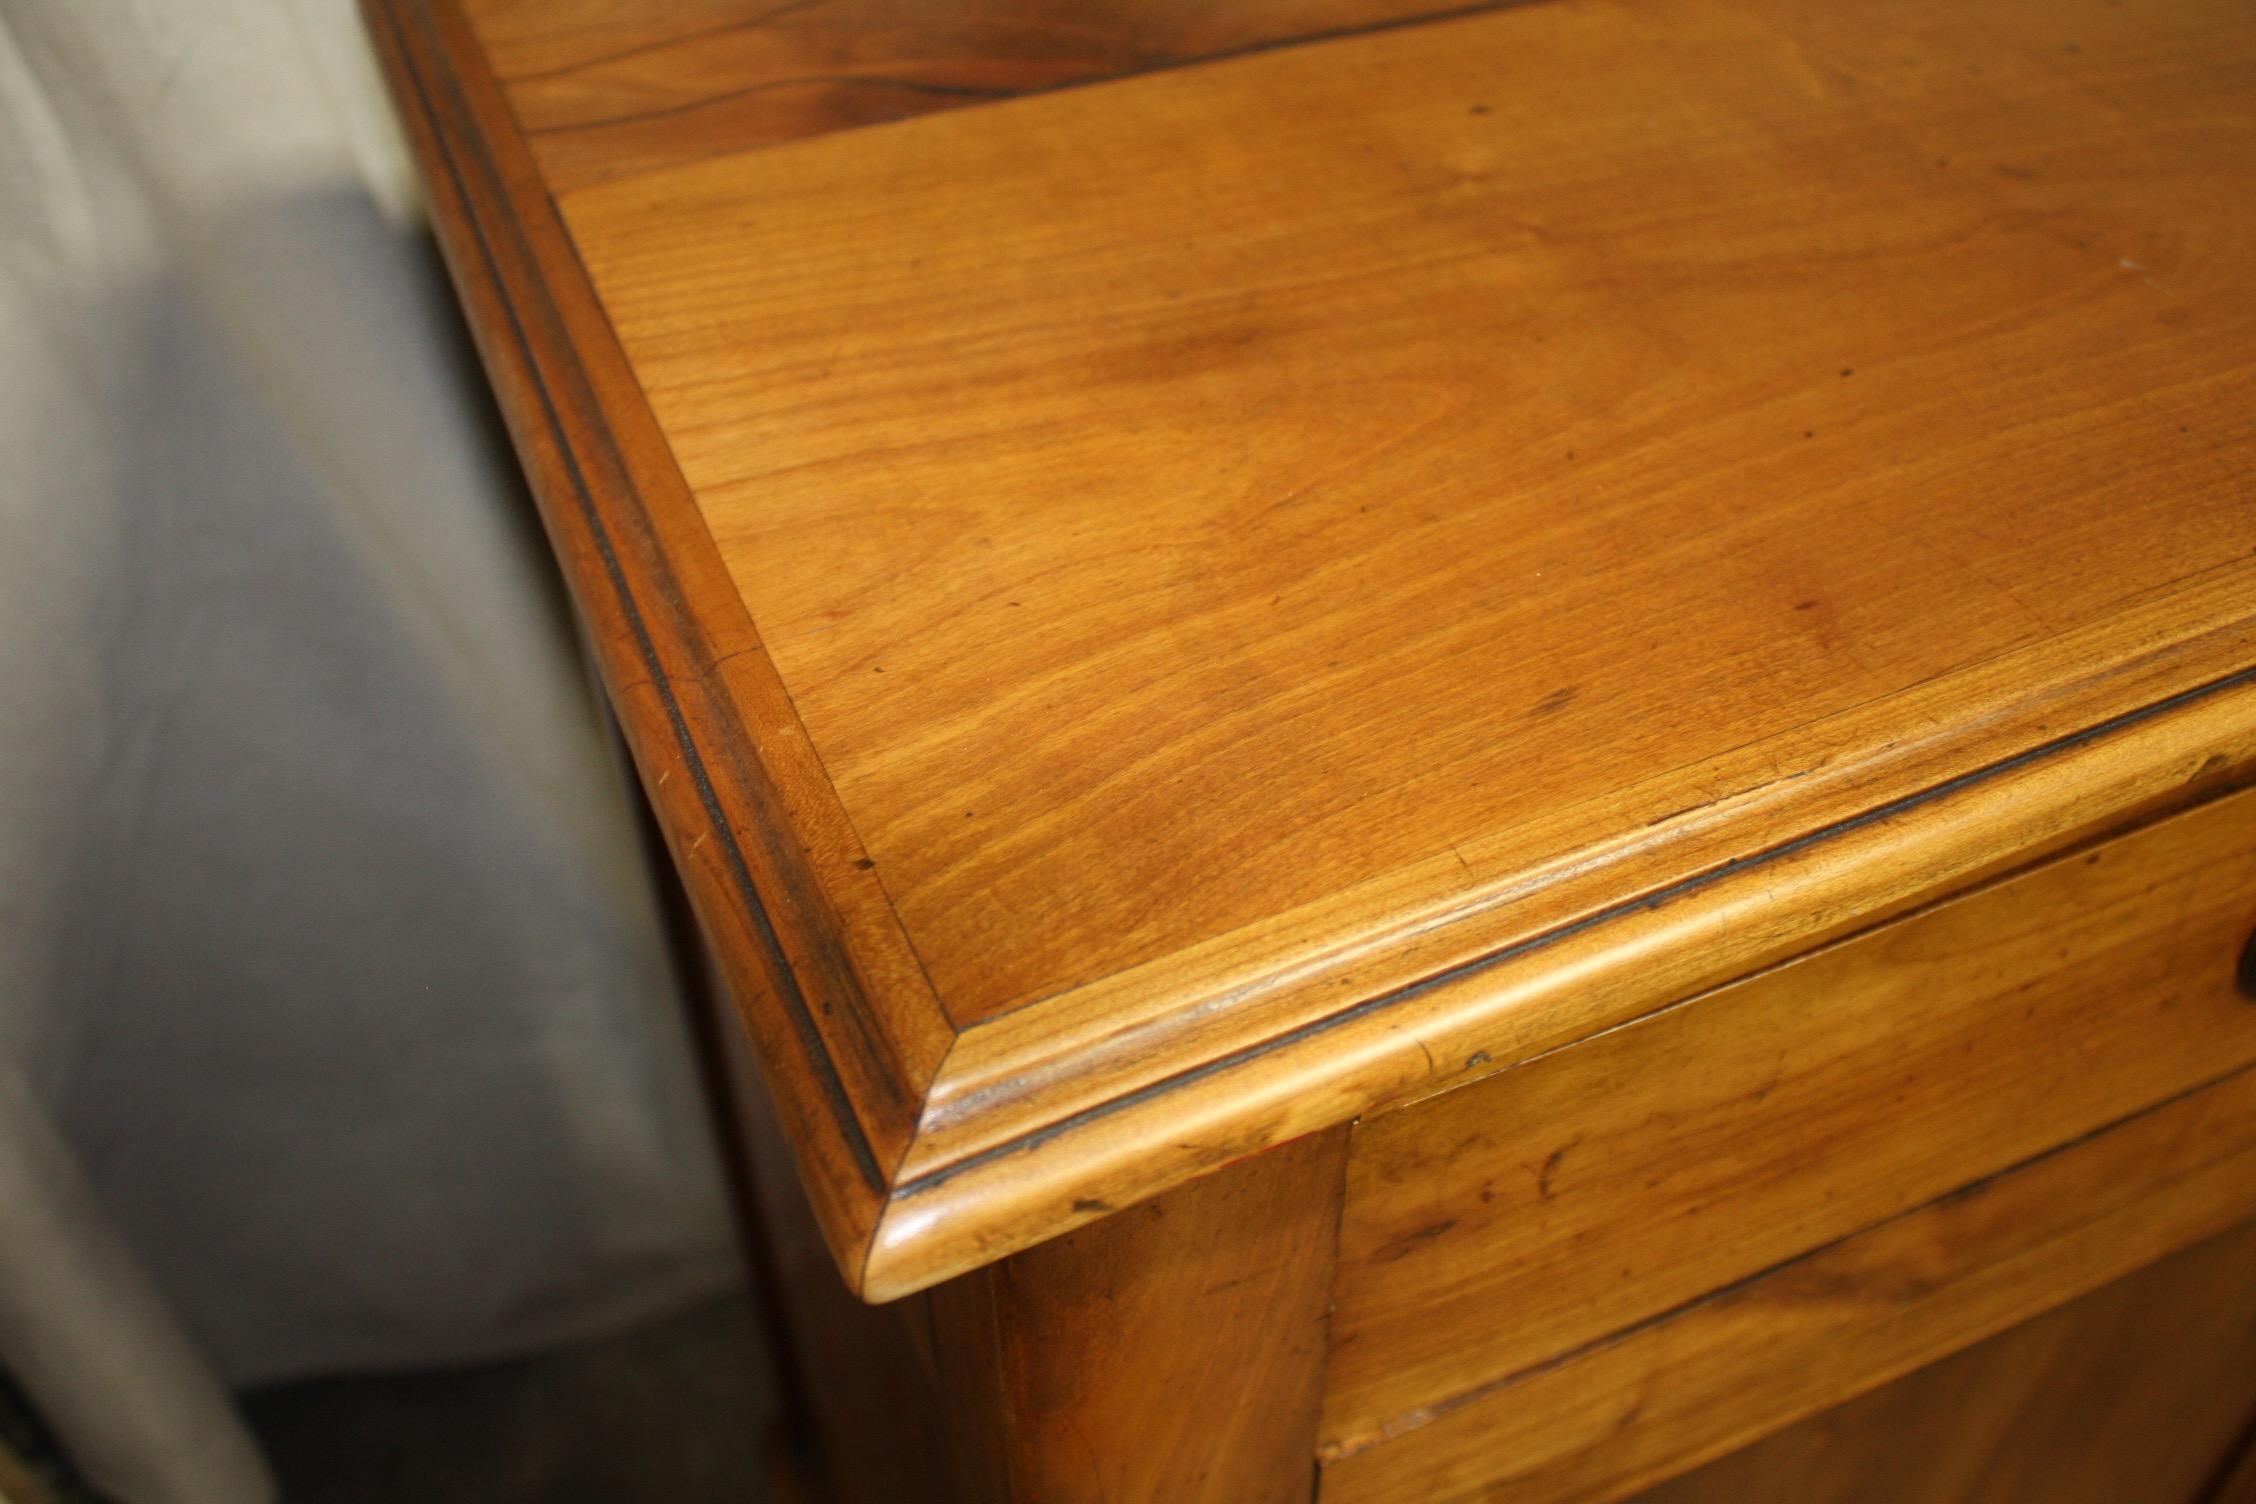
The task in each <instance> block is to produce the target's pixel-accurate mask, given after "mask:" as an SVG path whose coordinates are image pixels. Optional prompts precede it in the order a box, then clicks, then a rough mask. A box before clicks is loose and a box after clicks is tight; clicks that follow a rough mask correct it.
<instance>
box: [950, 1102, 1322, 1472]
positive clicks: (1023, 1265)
mask: <svg viewBox="0 0 2256 1504" xmlns="http://www.w3.org/2000/svg"><path fill="white" fill-rule="evenodd" d="M1346 1150H1347V1130H1346V1127H1345V1126H1344V1125H1343V1126H1341V1127H1339V1128H1336V1129H1332V1130H1329V1131H1327V1132H1324V1133H1320V1134H1316V1135H1313V1136H1311V1137H1308V1138H1304V1139H1300V1140H1297V1141H1296V1142H1294V1143H1290V1144H1286V1145H1284V1146H1282V1147H1280V1148H1276V1149H1272V1150H1270V1151H1269V1152H1268V1153H1266V1154H1262V1155H1259V1156H1257V1157H1255V1158H1253V1159H1250V1160H1246V1161H1244V1162H1243V1163H1241V1164H1238V1165H1234V1166H1232V1167H1231V1168H1229V1169H1227V1170H1224V1171H1222V1172H1221V1173H1220V1174H1217V1175H1213V1176H1210V1177H1208V1178H1207V1179H1205V1180H1201V1181H1197V1182H1194V1183H1193V1184H1191V1185H1187V1186H1184V1187H1182V1188H1180V1189H1178V1190H1175V1191H1173V1192H1170V1193H1169V1194H1168V1195H1166V1196H1163V1197H1160V1198H1159V1199H1157V1200H1155V1201H1150V1202H1146V1203H1145V1204H1144V1205H1142V1206H1139V1207H1136V1208H1133V1209H1131V1210H1129V1211H1126V1212H1123V1213H1121V1214H1120V1215H1119V1216H1117V1217H1113V1218H1110V1219H1108V1220H1106V1221H1103V1222H1099V1223H1097V1224H1096V1225H1095V1226H1092V1227H1086V1228H1082V1229H1080V1230H1079V1231H1077V1232H1072V1233H1068V1234H1067V1235H1066V1236H1064V1237H1062V1238H1058V1239H1056V1240H1054V1241H1052V1242H1049V1243H1045V1244H1043V1245H1042V1246H1041V1247H1039V1248H1032V1249H1028V1250H1027V1251H1026V1252H1024V1253H1021V1254H1017V1255H1015V1256H1013V1257H1012V1258H1009V1259H1007V1260H1005V1261H1003V1262H1002V1263H1000V1264H997V1265H994V1266H992V1267H990V1268H987V1269H982V1270H979V1271H977V1272H975V1273H972V1274H969V1275H966V1276H964V1277H963V1278H962V1279H959V1280H957V1281H955V1282H953V1283H951V1284H948V1285H944V1286H942V1287H940V1288H939V1289H938V1290H935V1291H934V1292H933V1293H932V1295H931V1297H930V1299H931V1301H932V1309H933V1313H934V1334H935V1343H936V1347H937V1349H938V1352H939V1356H940V1364H941V1369H940V1371H941V1381H942V1385H943V1389H944V1391H945V1392H946V1393H947V1394H948V1395H949V1397H950V1400H951V1401H952V1407H951V1408H952V1413H953V1415H954V1418H955V1421H956V1426H955V1432H956V1435H957V1436H958V1438H959V1439H960V1440H961V1441H962V1442H963V1443H964V1448H965V1462H966V1467H967V1476H968V1483H969V1486H968V1488H967V1496H968V1497H970V1498H974V1499H978V1500H982V1501H988V1504H1105V1501H1112V1504H1120V1501H1128V1500H1150V1501H1152V1504H1159V1501H1162V1500H1164V1501H1166V1504H1303V1501H1305V1500H1307V1499H1308V1497H1309V1489H1310V1483H1311V1478H1312V1463H1311V1459H1312V1457H1313V1455H1314V1451H1315V1438H1316V1406H1317V1402H1318V1399H1319V1398H1320V1388H1321V1384H1322V1377H1323V1368H1324V1353H1325V1349H1326V1346H1327V1342H1326V1333H1325V1312H1326V1305H1327V1300H1328V1297H1329V1294H1330V1291H1331V1278H1332V1249H1333V1239H1334V1236H1335V1234H1336V1232H1337V1229H1338V1225H1339V1191H1340V1175H1341V1170H1342V1168H1343V1166H1344V1163H1345V1157H1346Z"/></svg>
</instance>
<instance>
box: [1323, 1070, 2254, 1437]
mask: <svg viewBox="0 0 2256 1504" xmlns="http://www.w3.org/2000/svg"><path fill="white" fill-rule="evenodd" d="M2251 1069H2256V1067H2252V1066H2247V1065H2237V1066H2234V1067H2233V1068H2232V1069H2231V1070H2229V1071H2226V1072H2224V1073H2223V1074H2222V1075H2218V1076H2212V1077H2210V1078H2209V1079H2208V1080H2206V1081H2200V1082H2196V1083H2195V1084H2194V1085H2192V1086H2189V1087H2187V1088H2185V1089H2184V1090H2183V1091H2175V1092H2172V1093H2170V1095H2168V1096H2166V1097H2164V1098H2163V1099H2162V1100H2161V1101H2159V1102H2150V1103H2148V1104H2147V1105H2146V1106H2144V1107H2141V1108H2138V1109H2136V1110H2135V1111H2132V1112H2127V1113H2124V1114H2123V1115H2122V1116H2121V1117H2119V1118H2111V1119H2109V1120H2108V1121H2107V1122H2104V1123H2102V1124H2100V1125H2099V1126H2098V1127H2096V1128H2091V1129H2087V1130H2085V1131H2084V1132H2082V1133H2079V1134H2077V1135H2076V1136H2075V1137H2074V1138H2071V1139H2066V1140H2064V1141H2062V1142H2060V1143H2057V1144H2054V1145H2053V1146H2052V1147H2051V1148H2049V1149H2040V1150H2039V1151H2037V1152H2036V1153H2035V1154H2031V1155H2029V1156H2028V1157H2027V1158H2024V1159H2017V1160H2015V1161H2014V1162H2013V1163H2012V1164H2009V1165H2006V1166H2005V1167H2003V1168H2002V1169H1996V1170H1992V1171H1990V1172H1989V1173H1988V1174H1986V1175H1977V1176H1976V1177H1975V1178H1974V1179H1972V1180H1969V1181H1968V1182H1966V1184H1964V1185H1962V1186H1958V1187H1956V1188H1954V1189H1952V1190H1948V1191H1945V1192H1943V1193H1942V1194H1941V1195H1940V1196H1931V1197H1929V1198H1928V1199H1927V1200H1925V1201H1922V1202H1920V1203H1919V1204H1918V1205H1916V1206H1907V1207H1905V1208H1904V1209H1903V1210H1902V1211H1899V1212H1891V1213H1889V1214H1888V1215H1887V1216H1885V1217H1882V1218H1881V1219H1880V1220H1879V1221H1877V1222H1868V1223H1866V1224H1865V1225H1864V1226H1862V1227H1859V1228H1855V1229H1853V1230H1852V1231H1849V1232H1845V1233H1842V1234H1841V1235H1840V1236H1839V1237H1835V1238H1828V1239H1826V1240H1825V1241H1824V1242H1822V1243H1820V1244H1818V1245H1817V1246H1816V1247H1814V1248H1805V1249H1803V1250H1802V1251H1801V1252H1800V1253H1797V1254H1793V1255H1791V1256H1790V1257H1787V1258H1783V1259H1780V1260H1779V1261H1778V1262H1776V1263H1774V1264H1768V1265H1765V1266H1764V1267H1763V1268H1760V1269H1757V1270H1756V1271H1755V1272H1754V1273H1752V1274H1745V1275H1741V1276H1740V1277H1739V1278H1737V1279H1735V1280H1733V1281H1731V1282H1730V1283H1729V1284H1725V1285H1718V1286H1717V1287H1716V1288H1715V1289H1713V1290H1706V1291H1703V1292H1701V1293H1700V1294H1698V1295H1695V1296H1693V1297H1692V1298H1691V1299H1690V1300H1684V1301H1679V1302H1678V1303H1677V1304H1675V1305H1673V1306H1670V1307H1669V1308H1668V1309H1667V1310H1665V1311H1656V1312H1654V1313H1653V1314H1652V1315H1650V1316H1645V1317H1641V1318H1639V1319H1638V1320H1636V1321H1633V1322H1631V1323H1630V1324H1629V1325H1628V1326H1625V1327H1622V1328H1620V1329H1618V1330H1616V1331H1611V1332H1608V1333H1606V1334H1605V1335H1604V1336H1602V1337H1595V1338H1592V1339H1591V1340H1590V1341H1588V1342H1584V1343H1580V1344H1578V1345H1576V1346H1574V1347H1571V1348H1569V1349H1567V1350H1566V1351H1565V1352H1563V1353H1555V1354H1553V1355H1552V1356H1551V1357H1548V1358H1545V1359H1544V1360H1542V1361H1541V1362H1539V1363H1531V1364H1529V1365H1528V1366H1527V1367H1525V1368H1518V1369H1514V1370H1513V1371H1512V1372H1510V1373H1508V1374H1503V1375H1501V1376H1499V1377H1497V1378H1493V1379H1489V1380H1486V1381H1485V1382H1483V1383H1480V1384H1476V1385H1474V1386H1473V1387H1472V1388H1471V1389H1467V1390H1463V1391H1460V1392H1459V1393H1457V1394H1453V1395H1450V1396H1449V1397H1448V1398H1446V1399H1442V1400H1437V1401H1436V1402H1435V1403H1433V1404H1431V1405H1428V1406H1425V1407H1424V1409H1425V1410H1426V1411H1427V1413H1428V1416H1429V1420H1428V1422H1423V1423H1421V1424H1420V1425H1417V1426H1408V1427H1405V1428H1404V1429H1402V1430H1400V1431H1395V1432H1392V1433H1382V1434H1381V1435H1378V1436H1374V1437H1372V1438H1370V1439H1369V1440H1363V1441H1359V1442H1358V1443H1357V1444H1356V1445H1354V1446H1353V1447H1350V1448H1348V1449H1347V1450H1344V1451H1342V1452H1340V1453H1338V1454H1337V1455H1336V1456H1334V1457H1332V1458H1330V1459H1328V1460H1330V1461H1334V1462H1337V1461H1341V1460H1343V1459H1345V1458H1348V1457H1352V1456H1354V1455H1355V1454H1356V1453H1357V1452H1366V1451H1369V1450H1370V1449H1371V1448H1372V1447H1375V1446H1380V1445H1383V1444H1384V1443H1386V1442H1389V1441H1393V1440H1394V1439H1396V1438H1397V1437H1401V1436H1407V1435H1409V1434H1410V1433H1411V1432H1413V1431H1417V1430H1422V1429H1423V1428H1424V1425H1425V1424H1430V1422H1431V1421H1435V1420H1439V1419H1441V1418H1442V1417H1443V1416H1445V1415H1448V1414H1451V1413H1452V1412H1454V1411H1457V1410H1462V1409H1463V1408H1465V1407H1466V1406H1467V1405H1470V1404H1473V1403H1475V1402H1476V1401H1478V1400H1482V1399H1485V1398H1487V1397H1488V1396H1489V1395H1491V1394H1494V1393H1496V1392H1497V1391H1498V1390H1501V1389H1509V1388H1511V1387H1512V1386H1513V1385H1515V1384H1519V1383H1522V1382H1525V1381H1526V1380H1528V1379H1532V1378H1538V1377H1540V1376H1542V1375H1543V1374H1545V1373H1548V1372H1550V1371H1551V1370H1553V1369H1557V1368H1563V1367H1565V1366H1566V1365H1567V1364H1569V1363H1574V1362H1579V1361H1580V1360H1582V1359H1584V1358H1587V1357H1589V1356H1591V1355H1592V1354H1593V1353H1598V1352H1603V1351H1604V1350H1605V1349H1607V1348H1609V1347H1614V1346H1618V1345H1619V1344H1621V1343H1623V1342H1626V1341H1629V1340H1630V1339H1632V1338H1634V1337H1636V1336H1637V1335H1638V1334H1639V1333H1641V1332H1645V1331H1649V1330H1651V1329H1652V1328H1654V1327H1657V1326H1664V1325H1666V1324H1667V1323H1669V1322H1671V1321H1675V1320H1676V1319H1678V1318H1679V1317H1682V1316H1689V1315H1691V1314H1692V1313H1693V1312H1694V1311H1697V1310H1699V1309H1700V1308H1701V1307H1703V1306H1709V1305H1714V1304H1716V1303H1717V1302H1718V1301H1724V1300H1729V1299H1730V1298H1731V1297H1732V1296H1734V1295H1737V1294H1739V1293H1740V1292H1741V1291H1743V1290H1746V1289H1747V1288H1749V1287H1750V1286H1753V1285H1758V1284H1760V1283H1762V1282H1763V1281H1764V1280H1766V1279H1770V1278H1772V1277H1773V1276H1775V1275H1779V1274H1783V1273H1785V1272H1786V1271H1787V1270H1789V1269H1792V1268H1793V1267H1794V1266H1795V1265H1797V1264H1805V1263H1808V1262H1809V1261H1810V1260H1811V1259H1815V1258H1822V1257H1823V1256H1825V1255H1826V1254H1828V1253H1831V1252H1833V1251H1834V1250H1836V1249H1838V1248H1840V1247H1842V1246H1844V1245H1846V1244H1849V1243H1854V1242H1855V1241H1857V1240H1858V1239H1859V1238H1862V1237H1863V1236H1865V1235H1866V1234H1867V1233H1873V1232H1878V1231H1879V1230H1880V1229H1881V1228H1883V1227H1888V1226H1891V1225H1893V1224H1894V1223H1897V1222H1901V1221H1903V1220H1904V1219H1905V1218H1907V1217H1915V1216H1918V1215H1919V1214H1920V1213H1921V1212H1927V1211H1933V1210H1935V1209H1936V1208H1937V1207H1944V1206H1949V1205H1951V1204H1952V1203H1954V1202H1959V1201H1965V1200H1969V1199H1971V1198H1973V1197H1975V1196H1979V1195H1980V1194H1982V1193H1983V1192H1984V1191H1986V1190H1988V1189H1989V1188H1990V1187H1991V1186H1993V1185H1995V1184H1996V1183H1997V1182H1999V1181H2001V1180H2004V1179H2007V1178H2008V1177H2010V1176H2014V1175H2019V1174H2021V1173H2022V1172H2024V1171H2027V1170H2033V1169H2035V1168H2036V1167H2037V1166H2038V1165H2041V1164H2043V1163H2044V1162H2045V1161H2046V1160H2048V1159H2057V1158H2059V1157H2060V1156H2061V1155H2063V1154H2067V1153H2070V1152H2072V1151H2073V1150H2077V1149H2081V1148H2083V1147H2084V1146H2085V1145H2087V1144H2090V1143H2092V1142H2093V1141H2095V1140H2097V1139H2102V1138H2105V1137H2106V1136H2107V1135H2108V1134H2110V1133H2114V1132H2116V1131H2117V1130H2118V1129H2122V1128H2127V1127H2129V1126H2130V1125H2132V1124H2133V1123H2136V1122H2137V1121H2139V1119H2141V1118H2147V1117H2152V1116H2153V1115H2154V1114H2156V1113H2158V1112H2166V1111H2168V1110H2169V1109H2170V1108H2172V1107H2176V1106H2178V1105H2179V1104H2180V1103H2182V1102H2186V1101H2188V1100H2190V1099H2192V1098H2194V1097H2197V1096H2200V1095H2201V1094H2202V1093H2203V1092H2205V1091H2214V1090H2216V1089H2217V1088H2218V1087H2221V1086H2225V1085H2227V1084H2229V1083H2231V1082H2232V1081H2234V1080H2236V1079H2238V1078H2239V1077H2242V1076H2245V1075H2247V1074H2248V1073H2249V1071H2250V1070H2251ZM2188 1173H2189V1174H2198V1173H2200V1172H2199V1171H2198V1170H2194V1171H2189V1172H2188ZM2178 1178H2179V1179H2183V1178H2185V1177H2184V1176H2180V1177H2178ZM1395 1419H1397V1420H1399V1419H1401V1417H1400V1416H1397V1417H1395Z"/></svg>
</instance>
